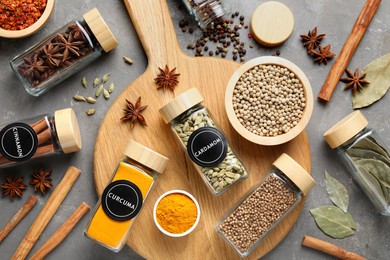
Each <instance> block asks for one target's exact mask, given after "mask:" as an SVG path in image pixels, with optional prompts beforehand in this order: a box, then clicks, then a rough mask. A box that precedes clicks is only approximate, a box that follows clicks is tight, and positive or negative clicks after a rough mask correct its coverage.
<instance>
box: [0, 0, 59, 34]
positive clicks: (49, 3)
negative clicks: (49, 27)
mask: <svg viewBox="0 0 390 260" xmlns="http://www.w3.org/2000/svg"><path fill="white" fill-rule="evenodd" d="M54 2H55V0H47V2H46V8H45V10H44V11H43V13H42V15H41V17H39V19H38V20H37V21H36V22H35V23H34V24H32V25H31V26H29V27H27V28H25V29H23V30H16V31H11V30H4V29H2V28H0V37H4V38H23V37H26V36H29V35H31V34H33V33H35V32H37V31H39V30H40V29H41V28H42V27H43V26H44V25H45V23H46V22H47V21H48V20H49V17H50V15H51V13H52V12H53V8H54Z"/></svg>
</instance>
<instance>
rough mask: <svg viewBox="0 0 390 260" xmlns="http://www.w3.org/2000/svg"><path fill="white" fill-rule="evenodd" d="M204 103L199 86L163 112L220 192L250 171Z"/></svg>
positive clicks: (205, 177) (210, 183) (209, 183)
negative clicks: (246, 168)
mask: <svg viewBox="0 0 390 260" xmlns="http://www.w3.org/2000/svg"><path fill="white" fill-rule="evenodd" d="M202 102H203V97H202V95H201V94H200V93H199V91H198V89H196V88H191V89H190V90H188V91H186V92H184V93H183V94H181V95H180V96H178V97H176V98H175V99H173V100H172V101H171V102H169V103H168V104H166V105H165V106H164V107H162V108H161V109H160V114H161V116H162V118H163V120H164V121H165V123H170V124H171V128H172V131H173V132H174V133H175V135H176V137H177V139H178V140H179V141H180V143H181V145H182V146H183V148H184V149H185V150H186V151H187V154H188V156H189V158H190V159H191V160H192V161H193V162H194V164H195V166H196V168H197V171H198V172H199V174H200V176H201V177H202V179H203V180H204V182H205V183H206V185H207V187H208V188H209V189H210V191H211V192H212V193H213V194H214V195H220V194H221V193H222V192H224V191H226V190H227V189H228V188H229V187H231V186H232V185H233V184H235V183H237V182H239V181H241V180H243V179H245V178H246V177H247V176H248V173H247V171H246V170H245V167H244V165H243V164H242V162H241V161H240V160H239V159H238V157H237V156H236V154H235V153H234V151H233V149H232V148H231V146H230V145H229V143H228V141H227V139H226V137H225V135H224V134H223V132H222V131H221V130H220V128H219V127H218V125H217V124H216V122H215V120H214V118H213V117H212V115H211V113H210V111H209V110H208V109H207V108H206V107H204V106H203V105H202V104H201V103H202Z"/></svg>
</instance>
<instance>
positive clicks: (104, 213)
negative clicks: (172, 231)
mask: <svg viewBox="0 0 390 260" xmlns="http://www.w3.org/2000/svg"><path fill="white" fill-rule="evenodd" d="M124 154H125V156H126V158H125V159H123V160H122V161H121V162H120V163H119V165H118V166H117V168H116V170H115V171H114V174H113V176H112V177H111V180H110V182H109V183H108V185H107V187H106V188H105V189H104V191H103V194H102V195H101V197H100V199H99V201H98V203H97V204H96V207H95V209H94V212H93V214H92V217H91V219H90V220H89V223H88V225H87V228H86V229H85V231H84V234H85V235H86V237H88V238H90V239H92V240H93V241H95V242H97V243H99V244H100V245H102V246H104V247H106V248H108V249H110V250H112V251H114V252H119V251H120V250H121V249H122V247H123V246H124V244H125V243H126V240H127V238H128V236H129V235H130V229H131V227H132V226H133V224H134V223H136V217H137V215H138V214H139V213H140V211H141V209H142V205H143V203H144V201H145V199H146V197H147V195H148V194H149V191H150V190H151V189H152V186H153V184H154V183H155V180H156V179H157V176H158V174H161V173H163V172H164V170H165V168H166V166H167V164H168V158H166V157H165V156H163V155H161V154H159V153H157V152H155V151H153V150H151V149H149V148H148V147H146V146H144V145H142V144H140V143H138V142H136V141H134V140H131V141H130V142H129V143H128V145H127V147H126V149H125V151H124ZM151 221H152V222H153V220H152V219H151ZM152 222H151V223H152Z"/></svg>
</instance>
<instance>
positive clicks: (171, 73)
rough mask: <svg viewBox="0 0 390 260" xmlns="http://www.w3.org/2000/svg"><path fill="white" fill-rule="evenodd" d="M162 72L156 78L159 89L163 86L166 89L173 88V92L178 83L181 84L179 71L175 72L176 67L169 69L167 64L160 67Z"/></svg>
mask: <svg viewBox="0 0 390 260" xmlns="http://www.w3.org/2000/svg"><path fill="white" fill-rule="evenodd" d="M158 69H159V71H160V74H158V75H157V78H155V79H154V80H155V82H156V83H157V89H159V88H162V89H163V90H164V91H165V90H166V89H171V90H172V92H173V91H174V90H175V87H176V85H177V84H179V81H178V77H179V76H180V74H179V73H175V71H176V68H174V69H173V70H169V68H168V65H165V69H164V70H163V69H161V68H158Z"/></svg>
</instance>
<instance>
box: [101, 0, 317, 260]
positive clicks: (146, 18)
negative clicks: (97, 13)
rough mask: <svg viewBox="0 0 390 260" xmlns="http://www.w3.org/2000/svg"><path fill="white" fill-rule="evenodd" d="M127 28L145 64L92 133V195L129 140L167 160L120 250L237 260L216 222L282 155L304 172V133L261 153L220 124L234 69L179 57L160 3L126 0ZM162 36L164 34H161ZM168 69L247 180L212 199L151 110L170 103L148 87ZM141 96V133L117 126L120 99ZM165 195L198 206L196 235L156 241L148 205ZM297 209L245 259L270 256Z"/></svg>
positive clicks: (161, 256)
mask: <svg viewBox="0 0 390 260" xmlns="http://www.w3.org/2000/svg"><path fill="white" fill-rule="evenodd" d="M125 3H126V5H127V7H128V10H129V13H130V15H131V19H132V21H133V24H134V27H135V28H136V30H137V33H138V35H139V37H140V40H141V42H142V45H143V47H144V49H145V52H146V54H147V57H148V61H149V65H148V67H147V69H146V71H145V72H144V73H143V74H142V75H141V76H140V77H139V78H137V79H136V80H135V81H134V82H132V83H131V84H130V85H129V86H128V87H127V88H126V89H125V90H124V91H123V92H122V93H121V94H120V95H119V96H118V98H117V99H116V100H115V101H114V103H113V105H112V107H111V108H110V109H109V110H108V112H107V114H106V116H105V117H104V119H103V121H102V124H101V126H100V129H99V132H98V135H97V139H96V146H95V153H94V156H95V159H94V180H95V186H96V189H97V192H98V194H99V195H100V194H101V193H102V192H103V189H104V188H105V186H106V185H107V183H108V181H109V179H110V177H111V175H112V174H113V171H114V170H115V167H116V165H117V163H118V161H119V160H120V159H121V158H123V150H124V148H125V146H126V144H127V142H128V140H130V139H135V140H136V141H138V142H140V143H142V144H144V145H146V146H148V147H150V148H152V149H154V150H155V151H157V152H159V153H161V154H163V155H165V156H167V157H169V159H170V161H169V164H168V167H167V169H166V170H165V172H164V173H163V174H162V175H160V176H159V178H158V180H157V183H156V185H155V187H154V188H153V189H152V191H151V192H150V194H149V196H148V198H147V199H146V202H145V204H144V208H143V210H142V211H141V213H140V214H139V216H138V217H137V220H136V221H137V223H136V224H135V225H134V226H133V228H132V230H131V234H130V237H129V239H128V242H127V244H128V245H129V246H130V247H131V248H132V249H134V250H135V251H136V252H138V253H139V254H140V255H142V256H143V257H145V258H147V259H188V258H192V259H199V258H201V257H202V258H204V259H238V258H239V257H238V255H237V254H236V253H235V252H234V251H233V249H231V248H230V247H229V246H228V245H227V244H226V243H225V242H224V241H223V240H222V238H220V237H219V236H218V235H217V233H216V232H215V230H214V227H215V225H216V224H217V222H218V220H219V219H220V218H221V217H222V216H223V215H224V214H225V213H226V212H227V211H228V210H229V209H230V208H231V207H232V206H233V204H235V203H236V201H237V200H238V199H239V198H240V197H241V196H242V195H243V194H244V193H246V192H247V191H248V189H250V188H251V187H252V186H253V185H254V184H255V183H258V182H259V181H260V180H261V179H262V178H263V176H264V174H265V172H266V171H267V169H268V168H270V167H271V163H272V162H273V161H274V160H275V159H276V158H277V157H278V156H279V155H280V154H281V153H282V152H285V153H287V154H289V155H290V156H291V157H293V158H294V159H295V160H296V161H297V162H298V163H300V164H301V165H302V166H303V167H304V168H305V169H306V170H308V171H309V170H310V166H311V163H310V148H309V143H308V140H307V136H306V133H305V132H303V133H302V134H300V135H299V136H298V137H297V138H295V139H294V140H292V141H290V142H288V143H286V144H284V145H280V146H274V147H265V146H259V145H256V144H253V143H251V142H249V141H247V140H245V139H244V138H242V137H241V136H240V135H238V134H237V133H236V132H235V131H234V129H233V128H232V127H231V125H230V124H229V122H228V118H227V115H226V112H225V109H224V95H225V88H226V85H227V82H228V80H229V78H230V76H231V75H232V73H233V72H234V71H235V70H236V69H237V68H238V67H239V66H240V64H239V63H235V62H232V61H228V60H223V59H216V58H206V57H203V58H193V57H188V56H186V55H184V54H183V53H182V52H181V50H180V49H179V47H178V43H177V39H176V34H175V31H174V29H173V25H172V21H171V18H170V16H169V12H168V8H167V5H166V2H165V1H164V0H144V1H139V0H126V1H125ZM162 28H164V29H162ZM165 64H168V66H169V67H170V68H173V67H177V71H178V73H181V76H180V77H179V81H180V83H179V85H178V86H177V88H176V91H175V93H176V94H179V93H181V92H184V91H185V90H187V89H189V88H191V87H194V86H196V87H198V88H199V90H200V91H201V93H202V94H203V96H204V97H205V102H204V104H205V105H206V106H207V107H209V109H210V110H211V112H212V113H213V115H214V117H215V119H216V120H217V122H218V123H219V124H220V125H221V128H222V130H223V131H224V132H225V134H226V136H227V137H228V139H229V141H230V142H231V144H232V146H233V147H234V149H235V150H236V151H237V153H238V154H239V156H240V157H241V159H242V161H243V163H244V164H245V166H246V167H247V170H248V171H249V174H250V176H249V178H247V179H246V180H244V181H243V182H241V183H239V184H237V185H235V186H234V187H232V188H231V189H230V190H229V191H227V192H226V193H224V194H222V195H221V196H219V197H214V196H213V195H212V194H211V192H210V191H209V190H208V189H207V187H206V185H205V184H204V183H203V181H202V179H201V177H200V176H199V175H198V173H197V172H196V171H195V170H194V167H193V165H192V164H191V161H190V160H189V159H187V157H186V154H185V153H184V151H183V150H182V148H181V147H180V146H179V144H178V142H177V140H176V139H175V136H174V135H173V133H172V132H171V130H170V127H169V126H168V125H165V124H164V122H163V120H162V119H161V117H160V115H159V112H158V110H159V108H160V107H161V106H163V105H165V104H166V103H167V102H168V101H170V100H171V99H172V97H173V94H172V93H171V92H168V91H167V92H163V91H161V90H156V85H155V83H154V81H153V79H154V78H155V77H156V75H157V73H158V69H157V67H158V66H159V67H163V66H165ZM138 96H142V101H143V104H145V105H149V107H148V108H147V109H146V110H145V111H144V113H143V115H144V116H145V118H146V120H147V123H148V127H142V126H140V125H136V126H135V127H134V129H132V128H131V125H130V123H122V122H120V118H121V117H122V116H123V111H122V109H123V108H124V106H125V98H127V99H129V100H131V101H133V102H134V101H135V100H136V99H137V98H138ZM171 189H182V190H186V191H188V192H190V193H191V194H193V195H194V197H195V198H196V199H197V200H198V202H199V205H200V207H201V211H202V216H201V219H200V222H199V225H198V226H197V228H196V229H195V230H194V231H193V232H192V233H191V234H190V235H189V236H187V237H183V238H170V237H167V236H165V235H164V234H162V233H161V232H160V231H159V230H158V229H157V227H156V226H154V223H153V216H152V212H153V205H154V203H155V202H156V200H157V199H158V197H159V196H160V195H161V194H163V193H164V192H166V191H168V190H171ZM303 203H304V201H302V203H300V204H299V205H298V207H297V208H296V209H295V210H294V211H292V212H291V214H290V215H289V216H288V217H287V218H286V219H285V220H284V221H283V222H281V224H280V225H279V226H278V227H277V228H276V229H275V230H274V231H273V232H272V233H271V234H270V235H269V236H268V238H267V239H265V240H264V241H263V243H262V244H261V245H260V246H259V247H258V248H257V249H256V250H255V251H254V252H253V253H252V254H251V255H250V256H249V258H253V259H257V258H259V257H260V256H263V255H265V254H266V253H267V252H269V251H270V250H271V249H273V248H274V247H275V246H276V245H277V244H278V243H279V242H280V241H281V240H282V239H283V238H284V237H285V236H286V234H287V233H288V231H289V230H290V229H291V227H292V226H293V225H294V223H295V222H296V220H297V218H298V216H299V214H300V212H301V210H302V207H303Z"/></svg>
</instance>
